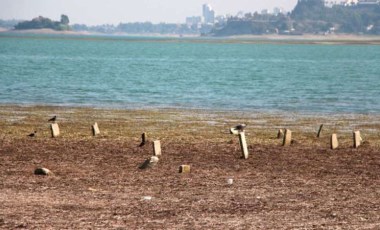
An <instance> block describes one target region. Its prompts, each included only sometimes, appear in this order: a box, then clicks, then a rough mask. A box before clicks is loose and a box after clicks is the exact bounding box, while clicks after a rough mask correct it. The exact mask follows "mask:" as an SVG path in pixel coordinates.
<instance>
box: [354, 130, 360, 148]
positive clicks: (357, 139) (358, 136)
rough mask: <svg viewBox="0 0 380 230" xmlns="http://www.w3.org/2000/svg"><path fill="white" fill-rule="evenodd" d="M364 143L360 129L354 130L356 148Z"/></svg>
mask: <svg viewBox="0 0 380 230" xmlns="http://www.w3.org/2000/svg"><path fill="white" fill-rule="evenodd" d="M361 143H362V137H361V136H360V131H355V132H354V148H358V147H359V146H360V145H361Z"/></svg>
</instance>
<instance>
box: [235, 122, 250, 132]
mask: <svg viewBox="0 0 380 230" xmlns="http://www.w3.org/2000/svg"><path fill="white" fill-rule="evenodd" d="M245 127H247V125H246V124H240V125H237V126H235V128H234V129H235V130H237V131H239V132H244V129H245Z"/></svg>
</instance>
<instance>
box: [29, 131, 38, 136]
mask: <svg viewBox="0 0 380 230" xmlns="http://www.w3.org/2000/svg"><path fill="white" fill-rule="evenodd" d="M36 134H37V131H34V132H33V133H31V134H29V135H28V137H35V136H36Z"/></svg>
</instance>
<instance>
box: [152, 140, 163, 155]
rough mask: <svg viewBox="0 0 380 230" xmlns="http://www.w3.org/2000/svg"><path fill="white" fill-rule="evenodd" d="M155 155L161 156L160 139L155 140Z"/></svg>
mask: <svg viewBox="0 0 380 230" xmlns="http://www.w3.org/2000/svg"><path fill="white" fill-rule="evenodd" d="M153 155H154V156H161V142H160V141H158V140H156V141H153Z"/></svg>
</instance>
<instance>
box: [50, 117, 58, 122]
mask: <svg viewBox="0 0 380 230" xmlns="http://www.w3.org/2000/svg"><path fill="white" fill-rule="evenodd" d="M56 120H57V116H54V117H52V118H50V119H49V120H48V121H52V122H55V121H56Z"/></svg>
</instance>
